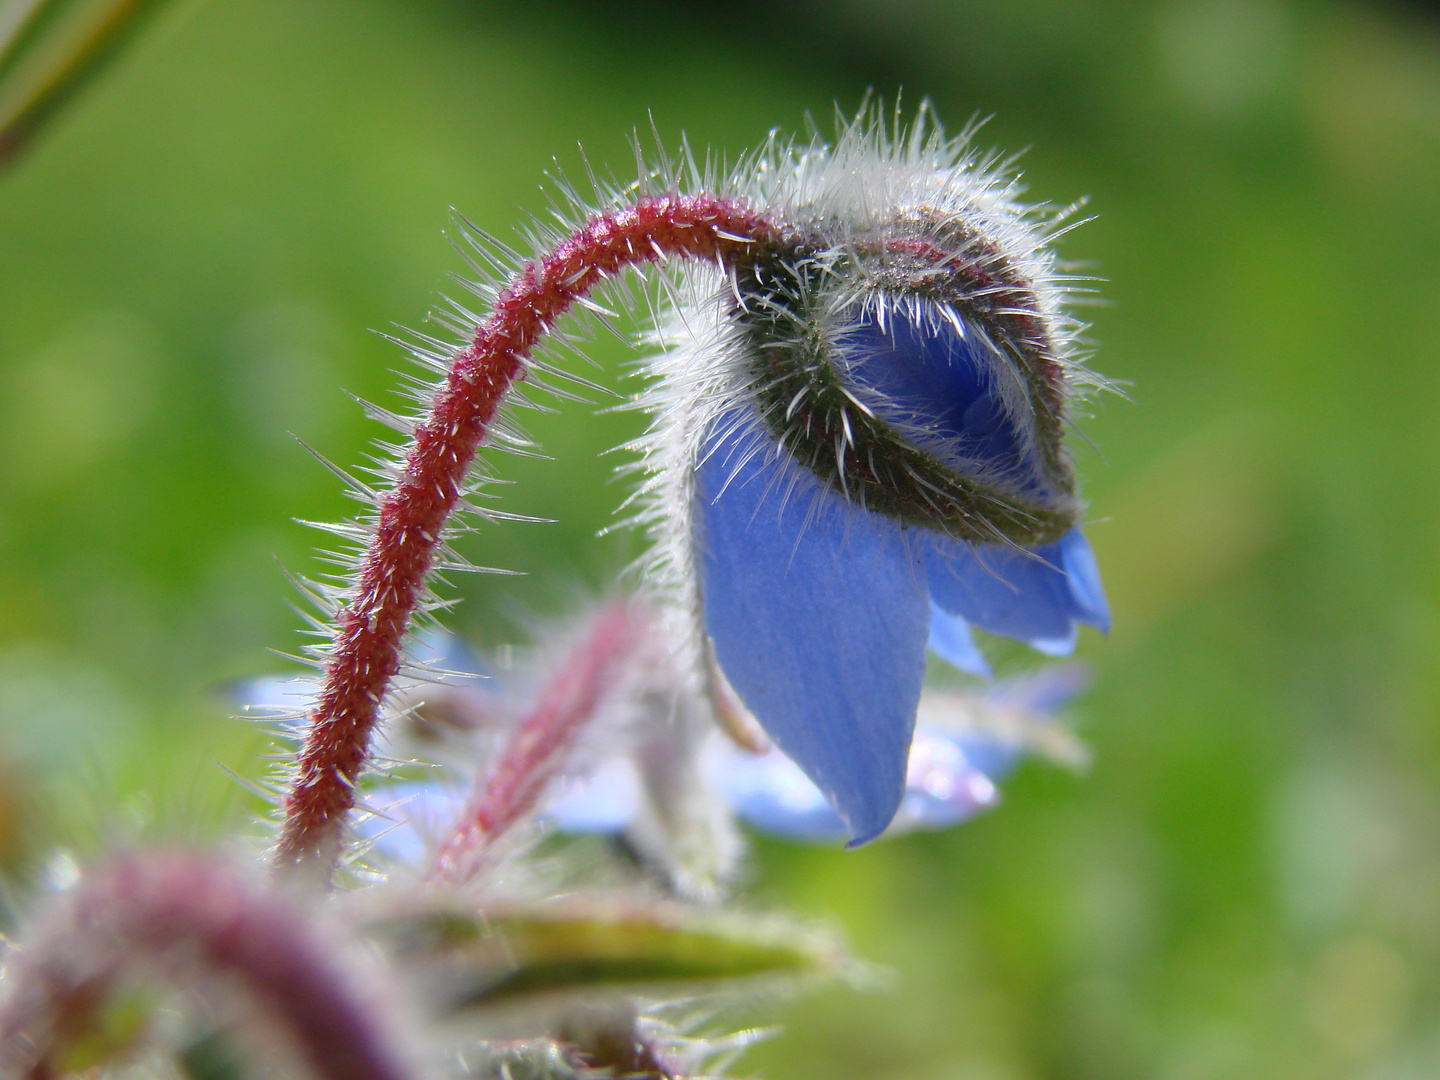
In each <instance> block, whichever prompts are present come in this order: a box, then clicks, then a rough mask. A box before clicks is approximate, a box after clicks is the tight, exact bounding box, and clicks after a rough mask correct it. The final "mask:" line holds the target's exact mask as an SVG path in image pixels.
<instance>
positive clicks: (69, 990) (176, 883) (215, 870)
mask: <svg viewBox="0 0 1440 1080" xmlns="http://www.w3.org/2000/svg"><path fill="white" fill-rule="evenodd" d="M295 907H296V904H295V898H294V897H293V896H290V895H282V894H279V893H276V892H270V891H262V890H260V889H257V888H255V887H254V886H253V885H252V884H250V883H249V882H247V881H245V880H244V879H243V878H241V877H240V876H239V875H237V874H236V873H235V872H234V871H232V870H229V869H227V868H225V867H223V866H219V865H216V864H215V863H213V862H210V861H207V860H206V859H205V858H204V857H203V856H200V855H195V854H192V853H188V852H179V853H176V852H171V853H165V854H147V855H143V856H132V857H128V858H122V859H119V860H117V861H116V862H114V863H112V864H111V865H110V866H108V867H106V868H105V869H102V870H101V871H99V872H98V873H96V874H94V875H91V876H88V877H87V878H86V879H85V880H84V881H82V882H81V883H80V885H78V886H77V887H76V889H75V892H74V893H73V894H72V895H71V896H69V897H68V898H67V903H65V904H64V905H63V906H62V908H61V910H60V911H59V912H57V913H55V916H54V917H52V918H51V920H50V921H49V922H48V923H47V924H44V925H42V926H41V927H40V931H39V933H38V934H37V935H36V936H35V937H34V938H33V939H32V940H31V941H30V942H29V943H28V944H26V945H25V946H23V948H22V949H21V950H20V952H19V953H18V958H17V959H16V960H15V961H14V962H13V963H12V965H11V968H10V970H9V971H7V973H6V979H5V982H6V984H7V987H8V993H7V994H6V997H5V1000H4V1002H3V1003H0V1076H4V1077H6V1078H10V1077H28V1078H31V1080H39V1078H41V1077H45V1076H48V1075H50V1073H51V1069H52V1066H54V1065H55V1064H56V1063H55V1061H54V1057H55V1056H56V1054H57V1053H58V1052H60V1051H63V1049H64V1045H65V1043H66V1041H67V1040H68V1038H70V1037H73V1036H75V1035H80V1034H83V1033H84V1031H85V1028H86V1026H87V1022H89V1021H93V1020H94V1019H95V1018H96V1017H97V1015H98V1014H99V1013H101V1011H102V1010H103V1008H104V1005H105V1002H106V999H107V997H108V995H109V992H110V990H111V989H112V988H113V987H114V986H115V984H116V982H117V981H118V980H119V979H121V978H123V977H126V976H131V975H134V974H136V973H137V972H138V973H144V974H149V975H152V976H156V975H158V976H160V977H162V978H166V979H168V980H170V981H172V982H174V983H177V984H179V985H182V986H192V985H194V984H195V983H197V982H199V983H201V984H203V985H209V986H211V987H214V988H216V989H218V990H219V991H220V993H221V995H225V994H233V993H234V991H235V989H236V988H239V989H240V990H241V991H242V992H243V993H244V996H245V998H246V999H247V1004H249V1005H250V1006H252V1007H253V1010H254V1012H255V1013H257V1014H259V1015H260V1016H262V1017H263V1018H264V1019H265V1020H266V1021H268V1022H269V1023H271V1024H273V1025H276V1026H278V1027H280V1028H282V1029H285V1030H287V1031H288V1032H289V1034H290V1036H291V1047H292V1049H293V1050H294V1051H296V1052H298V1053H299V1055H300V1056H301V1058H302V1059H303V1061H304V1063H305V1065H306V1066H307V1067H308V1069H309V1070H310V1073H311V1075H313V1076H316V1077H319V1078H321V1080H404V1077H405V1076H406V1073H405V1072H404V1071H403V1070H402V1069H401V1068H400V1067H399V1063H398V1059H397V1056H396V1055H395V1054H394V1053H393V1052H392V1051H391V1050H390V1048H389V1047H388V1046H386V1045H385V1044H384V1042H383V1040H382V1038H381V1033H382V1032H383V1031H384V1030H385V1025H384V1024H383V1023H380V1022H379V1018H378V1017H376V1016H373V1015H371V1014H370V1011H369V1010H368V1009H366V1008H363V1007H362V1003H361V1002H359V1001H357V1000H355V998H354V995H353V994H352V993H351V992H350V991H349V990H348V989H347V986H346V981H345V979H344V978H343V975H342V972H341V971H340V970H338V968H337V966H336V965H335V964H334V963H333V962H332V961H331V959H330V958H329V957H328V956H327V955H326V954H325V952H324V950H323V949H322V948H321V946H320V944H319V942H318V941H316V940H315V938H314V936H313V935H312V933H311V932H310V928H309V927H308V926H307V925H306V924H305V923H304V922H303V921H302V920H301V919H300V918H299V917H297V915H296V912H295ZM221 1000H224V998H223V996H222V998H221Z"/></svg>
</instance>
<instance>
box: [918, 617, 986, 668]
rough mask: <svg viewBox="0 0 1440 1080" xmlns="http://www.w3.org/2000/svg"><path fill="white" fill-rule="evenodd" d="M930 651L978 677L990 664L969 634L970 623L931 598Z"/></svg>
mask: <svg viewBox="0 0 1440 1080" xmlns="http://www.w3.org/2000/svg"><path fill="white" fill-rule="evenodd" d="M930 651H931V652H933V653H934V654H935V655H936V656H938V657H940V659H941V660H944V661H945V662H946V663H947V664H952V665H954V666H955V667H957V668H959V669H960V670H961V671H968V672H969V673H970V674H971V675H979V676H980V677H981V678H982V679H988V678H989V677H990V665H989V664H987V663H986V662H985V657H984V656H983V655H981V653H980V650H979V649H978V648H977V647H976V645H975V639H974V638H973V637H971V636H970V624H969V623H967V622H966V621H965V620H964V619H962V618H960V616H959V615H951V614H950V613H949V612H948V611H946V610H945V609H944V608H942V607H940V605H939V604H936V603H935V602H934V601H933V600H932V601H931V603H930Z"/></svg>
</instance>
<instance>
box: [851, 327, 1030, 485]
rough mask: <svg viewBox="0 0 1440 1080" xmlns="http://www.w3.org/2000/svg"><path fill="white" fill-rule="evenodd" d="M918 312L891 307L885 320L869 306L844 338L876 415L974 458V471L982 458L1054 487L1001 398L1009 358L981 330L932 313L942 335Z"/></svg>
mask: <svg viewBox="0 0 1440 1080" xmlns="http://www.w3.org/2000/svg"><path fill="white" fill-rule="evenodd" d="M922 310H923V309H922ZM914 314H915V313H913V312H911V311H908V310H904V309H895V308H892V309H889V310H887V311H886V313H885V319H884V325H883V326H882V325H881V324H880V322H879V320H878V319H877V318H876V314H875V312H873V311H867V312H865V313H864V314H863V315H861V316H860V318H858V319H857V320H855V322H854V323H852V324H850V325H849V326H847V327H846V328H845V330H844V332H843V335H842V337H841V350H840V353H841V356H842V357H843V358H844V362H845V366H846V371H847V373H848V375H849V377H850V378H851V379H852V380H854V382H855V383H856V384H857V385H858V386H860V387H864V388H866V389H868V390H870V391H871V393H872V397H873V398H874V399H875V400H876V402H877V403H876V406H875V411H876V414H877V415H879V416H880V417H881V419H884V420H888V421H891V422H895V423H899V424H902V425H903V426H904V427H905V428H907V429H910V430H912V431H913V430H916V429H919V430H920V431H922V432H923V433H925V434H927V435H929V436H931V437H932V438H931V439H926V440H923V441H925V442H931V443H938V444H939V445H932V446H931V447H930V449H932V450H934V451H936V452H937V453H938V454H939V456H940V457H941V458H942V459H943V460H946V461H947V462H948V463H949V464H951V465H953V466H955V467H957V468H961V469H962V470H963V468H964V466H965V464H966V463H969V464H970V465H971V466H972V470H973V464H974V463H976V462H979V463H981V464H983V465H985V466H987V467H988V468H990V469H995V470H999V471H1001V472H1003V473H1005V474H1008V475H1010V476H1012V477H1014V478H1015V480H1016V481H1017V482H1018V484H1019V485H1020V487H1021V488H1022V489H1024V490H1028V491H1031V492H1037V491H1040V490H1044V489H1045V488H1048V486H1049V485H1048V483H1047V482H1046V480H1045V476H1044V472H1043V470H1042V469H1041V467H1040V465H1039V462H1038V461H1036V460H1034V457H1033V454H1032V453H1027V452H1026V450H1025V449H1023V448H1024V446H1025V440H1024V439H1023V438H1022V437H1021V435H1020V432H1019V431H1018V430H1017V429H1016V426H1015V423H1014V421H1013V419H1012V418H1011V417H1010V416H1008V415H1007V413H1006V411H1005V408H1004V406H1003V404H1002V403H1001V398H1000V393H999V387H998V386H997V385H996V383H995V378H994V373H995V372H996V371H997V370H998V369H999V368H1000V367H1002V366H1003V365H1004V364H1006V363H1007V361H1006V360H1005V359H1004V358H1002V357H1001V356H1000V355H999V353H997V351H996V350H995V347H994V346H993V345H992V344H991V343H990V342H989V340H988V339H987V338H986V337H985V336H984V335H983V334H981V333H980V332H979V330H978V329H976V328H974V327H967V332H966V333H965V335H964V336H961V335H960V333H959V332H957V331H956V330H955V329H954V327H953V325H952V324H951V323H949V322H947V321H945V320H944V319H943V318H941V317H940V316H939V315H938V314H936V313H935V312H933V311H932V312H930V318H931V319H933V320H934V322H936V323H938V324H939V326H940V332H938V333H937V332H936V330H935V327H934V326H932V325H930V321H929V320H928V319H927V320H925V321H921V322H917V321H916V320H915V318H914V317H913V316H914ZM962 325H963V324H962ZM942 447H944V448H943V449H942Z"/></svg>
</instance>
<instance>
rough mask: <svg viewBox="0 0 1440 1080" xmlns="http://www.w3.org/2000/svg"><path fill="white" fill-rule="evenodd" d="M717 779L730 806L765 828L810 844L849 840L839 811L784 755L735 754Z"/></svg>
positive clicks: (778, 834) (773, 753)
mask: <svg viewBox="0 0 1440 1080" xmlns="http://www.w3.org/2000/svg"><path fill="white" fill-rule="evenodd" d="M715 780H716V785H717V786H718V787H719V789H720V792H721V794H722V795H723V796H724V798H725V801H726V802H727V803H728V804H729V805H730V806H731V808H732V809H734V811H735V812H736V813H737V814H739V815H740V817H741V818H742V819H744V820H745V821H746V822H747V823H748V824H750V825H752V826H753V827H755V828H757V829H759V830H760V831H761V832H766V833H770V834H771V835H772V836H783V837H785V838H786V839H789V840H805V841H809V842H812V843H828V842H832V841H843V840H844V839H845V836H846V832H847V830H846V828H845V822H843V821H841V820H840V815H839V814H837V813H836V812H835V810H834V808H833V807H832V806H831V805H830V804H829V803H828V802H827V801H826V800H825V796H824V795H822V794H821V793H820V789H819V788H817V787H816V786H815V785H814V784H813V783H811V781H810V778H809V777H807V776H806V775H805V774H804V773H803V772H801V771H800V768H799V766H797V765H796V764H795V763H794V762H793V761H791V760H790V759H789V758H788V757H786V756H785V755H784V754H781V753H777V752H775V751H773V750H772V751H771V752H770V753H768V754H761V755H755V754H751V753H747V752H740V751H736V752H732V753H730V754H728V755H727V756H726V757H725V758H724V761H723V767H722V768H720V769H718V770H717V775H716V778H715Z"/></svg>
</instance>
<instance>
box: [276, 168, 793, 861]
mask: <svg viewBox="0 0 1440 1080" xmlns="http://www.w3.org/2000/svg"><path fill="white" fill-rule="evenodd" d="M775 238H776V230H775V227H774V226H773V225H772V224H770V223H769V222H768V221H767V220H766V219H765V218H764V217H763V216H762V215H760V214H759V213H758V212H757V211H755V210H753V209H751V208H750V207H749V206H747V205H746V204H744V203H742V202H737V201H734V200H729V199H722V198H719V197H718V196H715V195H711V194H698V195H665V196H657V197H654V198H647V199H642V200H640V201H639V202H638V203H636V204H635V205H634V206H630V207H626V208H623V209H617V210H610V211H606V212H604V213H602V214H599V215H597V216H595V217H594V218H592V219H590V221H589V222H587V223H586V224H585V225H584V227H582V228H581V229H579V230H578V231H577V232H575V233H574V234H572V235H571V236H570V237H568V238H567V239H565V240H564V241H563V242H561V243H560V244H559V245H558V246H557V247H556V248H555V249H554V250H553V251H551V252H549V253H548V254H546V255H544V256H542V257H540V258H538V259H536V260H535V261H533V262H531V263H529V264H527V265H526V266H525V267H524V268H523V269H522V270H521V271H520V272H519V274H517V275H516V277H515V278H514V279H513V280H512V281H511V283H510V285H509V286H508V287H507V288H506V289H505V291H504V292H503V293H501V294H500V298H499V300H498V301H497V302H496V305H495V310H494V312H493V314H491V316H490V317H489V318H488V319H487V320H486V321H485V322H484V323H483V324H482V325H481V326H480V327H479V328H478V329H477V330H476V332H475V336H474V339H473V340H472V341H471V343H470V344H469V345H467V346H466V347H464V348H463V349H461V350H460V351H459V352H457V353H456V354H455V356H454V358H453V360H452V362H451V366H450V371H449V374H448V375H447V377H446V379H445V382H444V384H443V385H442V386H441V387H440V389H439V392H438V393H437V395H436V397H435V400H434V403H433V404H432V406H431V408H430V413H429V415H428V416H427V417H426V418H425V420H424V421H423V422H422V423H421V424H420V425H419V426H417V427H416V429H415V435H414V441H413V442H412V443H411V445H410V447H409V449H408V450H407V451H406V454H405V468H404V472H403V473H402V475H401V477H400V480H399V481H398V482H397V484H396V486H395V487H394V488H393V489H392V490H391V491H389V492H388V493H386V494H385V496H384V497H383V499H382V500H381V502H380V508H379V510H380V512H379V520H378V521H377V523H376V526H375V530H374V533H373V535H372V536H371V539H370V543H369V547H368V549H367V550H366V552H365V555H364V557H363V559H362V560H361V563H360V569H359V574H358V576H357V580H356V583H355V587H354V590H353V592H352V594H351V596H350V598H349V602H348V603H347V604H346V605H345V606H344V607H343V608H342V609H341V611H340V613H339V615H338V616H337V618H336V622H337V625H336V628H335V636H334V641H333V644H332V649H331V653H330V657H329V660H328V662H327V664H326V667H325V678H324V683H323V685H322V687H321V690H320V692H319V694H318V696H317V699H316V704H315V705H314V707H313V708H312V709H311V710H310V718H309V719H310V724H309V730H308V733H307V734H306V737H305V742H304V745H303V746H302V747H301V750H300V754H299V758H298V760H297V762H296V769H295V774H294V778H293V780H292V783H291V787H290V790H289V792H288V794H287V795H286V796H285V800H284V803H283V809H284V814H285V820H284V824H283V825H282V827H281V831H280V836H279V839H278V841H277V844H276V851H275V861H276V863H277V865H280V866H294V865H300V864H307V863H308V864H312V865H313V864H318V865H319V866H321V867H323V868H324V870H325V872H328V870H329V867H330V866H331V865H333V863H334V860H335V858H336V856H337V854H338V851H339V845H340V838H341V828H342V825H343V823H344V816H345V814H346V812H347V811H349V810H350V808H351V807H352V806H353V805H354V803H355V794H354V790H353V789H354V785H355V782H356V780H357V779H358V778H359V776H360V773H361V771H362V769H363V768H364V766H365V762H366V759H367V757H368V756H369V751H370V741H371V737H372V734H373V732H374V729H375V725H376V719H377V714H378V709H379V706H380V702H381V700H382V699H383V698H384V696H385V694H386V692H387V690H388V689H389V686H390V681H391V679H393V678H394V677H395V675H396V674H397V673H398V672H399V670H400V646H401V641H402V639H403V637H404V635H405V630H406V628H407V626H408V625H409V621H410V617H411V615H412V614H413V613H414V610H415V606H416V604H417V602H418V600H419V598H420V595H421V592H422V589H423V587H424V582H425V578H426V576H427V575H428V573H429V572H430V568H431V566H432V564H433V562H434V559H435V552H436V548H437V546H438V545H439V543H440V534H441V530H442V529H443V527H444V525H445V521H446V519H447V518H448V517H449V516H450V513H451V511H453V510H454V508H455V504H456V502H457V501H458V500H459V498H460V493H461V489H462V487H463V485H464V480H465V474H466V470H467V469H468V468H469V466H470V463H471V461H472V460H473V459H474V457H475V453H476V450H477V449H478V448H479V446H480V444H481V442H482V440H483V439H484V438H485V435H486V432H487V430H488V429H489V426H490V424H491V421H492V420H493V419H494V417H495V413H496V410H497V409H499V407H500V405H501V403H502V402H503V400H504V397H505V394H506V392H507V391H508V390H509V389H510V387H511V385H512V384H513V383H514V382H515V381H516V380H517V379H519V378H522V377H523V375H524V371H525V360H526V358H527V357H528V356H529V355H530V354H531V352H532V350H533V349H534V348H535V346H536V345H537V344H538V343H539V342H540V340H541V338H543V337H544V335H545V334H546V333H547V332H548V331H549V330H550V329H551V327H552V326H554V324H555V321H556V320H557V319H558V318H559V317H560V316H561V315H563V314H564V313H565V312H566V311H567V310H568V309H569V308H570V307H571V305H572V304H574V303H575V301H576V300H578V299H580V298H581V297H584V296H585V295H586V294H588V293H589V292H591V291H592V290H593V289H594V288H595V287H596V286H597V285H598V284H600V283H601V281H603V280H604V279H606V278H608V277H611V276H613V275H614V274H617V273H618V272H620V271H621V270H623V269H625V268H626V267H629V266H635V265H638V264H643V263H649V262H655V261H663V260H665V259H667V258H669V257H671V256H680V257H684V258H693V259H706V260H716V261H717V262H719V263H721V264H722V265H723V264H730V263H733V261H734V260H735V259H736V257H737V256H739V255H743V254H744V253H745V252H747V251H750V250H753V249H754V245H755V244H756V243H757V242H763V241H769V240H773V239H775Z"/></svg>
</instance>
